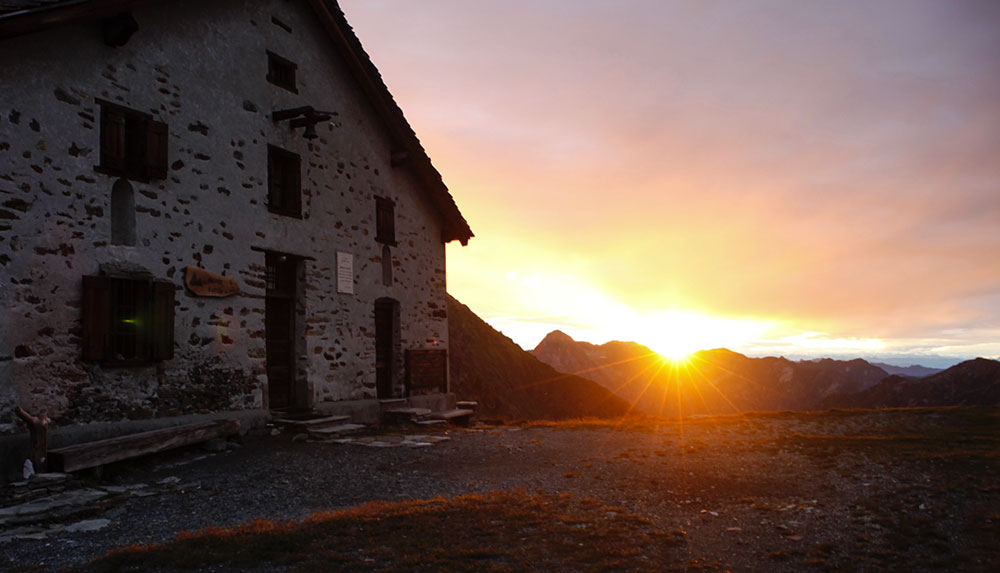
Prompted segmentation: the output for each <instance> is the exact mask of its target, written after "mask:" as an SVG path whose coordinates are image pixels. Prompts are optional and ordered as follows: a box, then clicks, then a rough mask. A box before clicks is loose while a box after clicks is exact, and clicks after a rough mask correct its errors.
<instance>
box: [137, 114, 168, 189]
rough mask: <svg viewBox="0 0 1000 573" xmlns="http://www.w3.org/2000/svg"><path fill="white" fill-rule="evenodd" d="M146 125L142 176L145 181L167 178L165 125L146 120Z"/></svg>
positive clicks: (166, 134) (166, 132)
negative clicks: (144, 177)
mask: <svg viewBox="0 0 1000 573" xmlns="http://www.w3.org/2000/svg"><path fill="white" fill-rule="evenodd" d="M145 124H146V154H145V157H144V165H143V167H144V175H145V176H146V178H147V179H166V178H167V162H168V161H169V159H168V156H167V155H168V154H167V147H168V144H167V136H168V135H169V131H168V130H167V124H165V123H163V122H162V121H154V120H152V119H150V120H147V121H146V122H145Z"/></svg>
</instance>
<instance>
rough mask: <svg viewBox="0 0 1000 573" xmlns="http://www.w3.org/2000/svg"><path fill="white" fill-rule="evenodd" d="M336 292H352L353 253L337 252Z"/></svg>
mask: <svg viewBox="0 0 1000 573" xmlns="http://www.w3.org/2000/svg"><path fill="white" fill-rule="evenodd" d="M337 292H339V293H344V294H354V255H352V254H351V253H341V252H338V253H337Z"/></svg>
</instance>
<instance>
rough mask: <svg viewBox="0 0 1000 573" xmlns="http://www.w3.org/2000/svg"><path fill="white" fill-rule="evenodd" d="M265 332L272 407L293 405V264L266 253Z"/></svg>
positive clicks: (294, 266)
mask: <svg viewBox="0 0 1000 573" xmlns="http://www.w3.org/2000/svg"><path fill="white" fill-rule="evenodd" d="M266 265H267V293H266V297H265V300H264V329H265V338H266V345H267V349H266V350H267V387H268V401H269V404H270V407H271V408H289V407H291V406H293V405H294V401H295V399H294V386H295V307H296V299H295V295H296V280H295V279H296V265H297V261H295V260H293V259H291V258H290V257H285V256H282V255H277V254H273V253H268V254H267V255H266Z"/></svg>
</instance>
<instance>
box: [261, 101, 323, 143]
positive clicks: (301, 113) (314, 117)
mask: <svg viewBox="0 0 1000 573" xmlns="http://www.w3.org/2000/svg"><path fill="white" fill-rule="evenodd" d="M333 115H334V112H332V111H317V110H315V109H313V107H312V106H311V105H307V106H302V107H293V108H290V109H281V110H278V111H273V112H271V121H273V122H274V123H278V122H281V121H285V120H291V121H289V122H288V125H289V127H291V128H292V129H295V128H296V127H304V128H305V131H303V132H302V137H304V138H306V139H316V138H317V137H319V135H318V134H317V133H316V124H317V123H320V122H323V121H330V118H331V117H333Z"/></svg>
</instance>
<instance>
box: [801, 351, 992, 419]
mask: <svg viewBox="0 0 1000 573" xmlns="http://www.w3.org/2000/svg"><path fill="white" fill-rule="evenodd" d="M997 404H1000V362H997V361H996V360H987V359H986V358H976V359H975V360H967V361H965V362H962V363H960V364H956V365H955V366H952V367H951V368H948V369H947V370H944V371H941V372H938V373H937V374H933V375H931V376H927V377H926V378H920V379H917V380H914V379H912V378H906V377H903V376H896V375H893V376H889V377H887V378H885V379H884V380H882V381H881V382H879V383H878V384H876V385H875V386H872V387H871V388H868V389H866V390H863V391H861V392H857V393H854V394H847V395H844V394H840V395H836V396H831V397H829V398H828V399H826V400H824V401H823V402H822V403H821V404H820V406H821V407H824V408H894V407H908V406H993V405H997Z"/></svg>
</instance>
